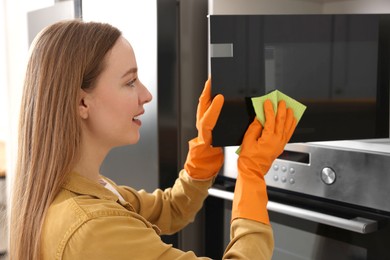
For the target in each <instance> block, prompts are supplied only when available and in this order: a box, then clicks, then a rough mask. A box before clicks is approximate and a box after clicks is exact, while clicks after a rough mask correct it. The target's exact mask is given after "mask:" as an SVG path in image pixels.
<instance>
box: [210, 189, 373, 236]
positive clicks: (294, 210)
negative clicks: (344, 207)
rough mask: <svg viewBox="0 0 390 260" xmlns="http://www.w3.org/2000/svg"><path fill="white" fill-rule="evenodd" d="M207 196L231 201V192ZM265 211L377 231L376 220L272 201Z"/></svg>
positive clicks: (361, 229)
mask: <svg viewBox="0 0 390 260" xmlns="http://www.w3.org/2000/svg"><path fill="white" fill-rule="evenodd" d="M209 195H211V196H213V197H217V198H221V199H225V200H230V201H233V195H234V193H233V192H229V191H224V190H220V189H215V188H210V189H209ZM267 209H268V210H269V211H274V212H277V213H281V214H285V215H288V216H293V217H297V218H300V219H305V220H309V221H314V222H317V223H321V224H325V225H329V226H333V227H338V228H341V229H345V230H349V231H354V232H357V233H361V234H367V233H371V232H374V231H377V230H378V222H377V221H376V220H372V219H367V218H362V217H356V218H353V219H346V218H340V217H336V216H333V215H328V214H324V213H321V212H317V211H312V210H307V209H303V208H299V207H294V206H290V205H286V204H282V203H278V202H274V201H268V204H267Z"/></svg>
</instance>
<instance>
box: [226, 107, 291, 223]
mask: <svg viewBox="0 0 390 260" xmlns="http://www.w3.org/2000/svg"><path fill="white" fill-rule="evenodd" d="M264 113H265V119H266V121H265V126H264V129H262V128H263V127H262V125H261V124H260V122H259V121H258V120H257V119H256V118H255V120H254V121H253V122H252V123H251V125H250V126H249V127H248V129H247V131H246V133H245V135H244V139H243V142H242V144H241V151H240V154H239V158H238V161H237V164H238V165H237V166H238V176H237V181H236V186H235V191H234V199H233V209H232V220H233V219H235V218H247V219H252V220H256V221H259V222H262V223H265V224H269V217H268V211H267V202H268V196H267V190H266V184H265V181H264V175H265V174H266V173H267V172H268V170H269V168H270V167H271V165H272V163H273V161H274V160H275V159H276V158H277V157H278V156H279V155H280V154H281V153H282V152H283V149H284V147H285V145H286V144H287V143H288V141H289V140H290V138H291V136H292V134H293V132H294V130H295V127H296V125H297V120H296V119H295V118H294V115H293V111H292V110H291V109H290V108H289V109H286V103H285V102H284V101H280V102H279V104H278V112H277V115H276V117H275V113H274V110H273V107H272V103H271V101H270V100H266V101H265V102H264Z"/></svg>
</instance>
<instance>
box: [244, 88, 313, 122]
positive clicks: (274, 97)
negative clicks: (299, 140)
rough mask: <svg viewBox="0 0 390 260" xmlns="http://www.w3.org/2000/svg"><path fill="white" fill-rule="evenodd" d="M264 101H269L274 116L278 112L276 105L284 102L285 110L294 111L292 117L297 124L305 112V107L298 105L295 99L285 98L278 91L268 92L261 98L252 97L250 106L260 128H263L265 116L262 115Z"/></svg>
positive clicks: (285, 96)
mask: <svg viewBox="0 0 390 260" xmlns="http://www.w3.org/2000/svg"><path fill="white" fill-rule="evenodd" d="M266 99H270V100H271V102H272V104H273V107H274V111H275V114H276V112H277V111H278V103H279V101H280V100H284V101H285V102H286V107H287V108H292V110H293V111H294V117H295V118H296V119H297V123H298V122H299V120H300V119H301V117H302V115H303V113H304V112H305V110H306V106H305V105H303V104H301V103H299V102H298V101H296V100H295V99H293V98H291V97H289V96H287V95H286V94H283V93H282V92H280V91H279V90H274V91H272V92H270V93H269V94H267V95H264V96H261V97H254V98H252V104H253V107H254V109H255V112H256V117H257V119H259V121H260V123H261V125H262V126H264V123H265V115H264V101H265V100H266Z"/></svg>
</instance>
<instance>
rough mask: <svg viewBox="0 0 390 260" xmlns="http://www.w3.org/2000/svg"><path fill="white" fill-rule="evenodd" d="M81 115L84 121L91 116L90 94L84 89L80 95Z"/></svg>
mask: <svg viewBox="0 0 390 260" xmlns="http://www.w3.org/2000/svg"><path fill="white" fill-rule="evenodd" d="M79 115H80V117H81V118H82V119H87V118H88V116H89V94H88V93H87V92H85V91H84V90H82V89H80V94H79Z"/></svg>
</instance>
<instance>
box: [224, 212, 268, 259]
mask: <svg viewBox="0 0 390 260" xmlns="http://www.w3.org/2000/svg"><path fill="white" fill-rule="evenodd" d="M230 239H231V240H230V243H229V245H228V246H227V247H226V250H225V253H224V256H223V259H248V260H249V259H261V260H265V259H271V258H272V253H273V249H274V238H273V232H272V228H271V226H269V225H266V224H263V223H260V222H257V221H253V220H249V219H242V218H239V219H235V220H233V221H232V223H231V226H230Z"/></svg>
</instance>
